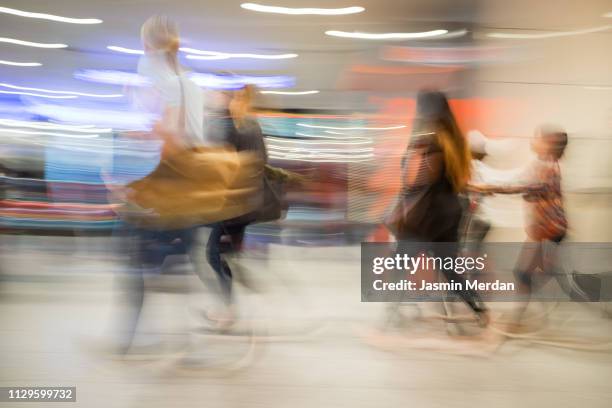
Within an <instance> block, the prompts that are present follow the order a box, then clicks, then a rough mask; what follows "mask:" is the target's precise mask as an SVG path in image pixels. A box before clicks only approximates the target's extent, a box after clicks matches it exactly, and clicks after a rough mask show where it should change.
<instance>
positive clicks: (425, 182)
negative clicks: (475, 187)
mask: <svg viewBox="0 0 612 408" xmlns="http://www.w3.org/2000/svg"><path fill="white" fill-rule="evenodd" d="M470 160H471V157H470V150H469V147H468V143H467V140H466V139H465V137H464V136H463V134H462V133H461V130H460V129H459V126H458V125H457V121H456V119H455V116H454V114H453V112H452V110H451V108H450V106H449V104H448V100H447V98H446V96H445V95H444V94H443V93H441V92H437V91H421V92H419V94H418V96H417V118H416V120H415V123H414V126H413V133H412V137H411V140H410V143H409V145H408V148H407V150H406V153H405V155H404V158H403V159H402V170H403V172H402V178H403V180H402V190H401V193H400V197H399V201H398V205H397V206H396V207H395V209H394V211H393V212H392V213H391V214H390V216H389V218H388V219H387V224H388V225H389V227H390V229H391V230H392V231H393V232H394V234H395V236H396V238H397V241H398V242H399V244H398V250H402V249H403V250H404V251H406V252H409V251H413V250H414V249H415V246H414V245H415V244H414V243H415V242H419V243H421V244H419V245H423V244H429V246H428V247H427V245H426V247H427V248H426V250H427V251H428V252H435V256H436V257H442V258H446V257H451V258H452V257H456V255H457V251H458V239H459V225H460V221H461V217H462V213H463V206H462V204H461V198H460V194H462V193H463V192H464V191H465V190H466V188H467V184H468V181H469V179H470V173H471V161H470ZM439 272H441V273H442V274H443V275H444V276H445V278H446V279H447V280H448V281H449V282H451V281H454V282H458V283H460V284H461V285H460V286H461V288H462V289H458V290H456V291H455V292H456V293H457V294H458V295H459V296H460V297H461V299H462V300H463V301H464V302H465V303H466V304H467V305H468V306H469V307H470V308H471V309H472V310H473V311H474V313H476V315H477V318H478V320H479V322H480V323H481V324H482V325H486V324H488V321H489V317H488V312H487V309H486V308H485V307H484V305H483V304H482V302H481V301H480V298H479V296H478V294H477V293H476V292H474V291H472V290H468V289H466V285H465V278H463V276H462V275H461V274H459V273H456V272H455V271H454V270H452V269H446V268H441V270H439Z"/></svg>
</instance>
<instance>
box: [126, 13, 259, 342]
mask: <svg viewBox="0 0 612 408" xmlns="http://www.w3.org/2000/svg"><path fill="white" fill-rule="evenodd" d="M141 38H142V42H143V45H144V49H145V54H144V56H143V57H142V58H141V60H140V62H139V64H138V71H139V73H140V74H141V75H143V76H144V77H146V78H147V79H148V81H149V82H150V84H151V87H150V88H148V89H146V90H145V91H144V97H143V95H142V94H141V95H139V96H140V99H139V102H140V104H141V107H142V108H143V109H147V110H148V111H150V112H153V113H156V114H157V115H158V116H159V117H160V118H161V119H160V120H159V121H158V122H157V123H156V124H155V126H154V127H153V131H152V133H151V137H152V138H159V139H161V142H162V148H161V158H160V162H159V164H158V165H157V167H156V168H155V169H154V170H153V171H152V172H151V173H150V174H148V175H147V176H145V177H144V178H142V179H140V180H137V181H135V182H132V183H130V184H128V185H127V186H126V188H124V189H118V190H115V193H116V194H119V195H120V196H121V197H119V198H120V199H121V200H122V201H123V202H124V205H123V206H122V207H121V210H120V214H121V215H122V217H123V219H124V220H125V224H126V225H125V228H124V230H123V231H122V234H123V235H124V237H126V238H129V244H128V245H126V247H125V249H127V250H128V251H129V253H128V255H129V259H130V273H129V274H128V276H127V277H126V287H125V289H126V290H125V295H126V298H127V299H126V301H127V304H128V310H127V312H126V313H124V315H123V317H124V318H125V324H124V328H125V333H124V338H123V339H122V341H121V346H120V349H121V352H122V353H125V352H127V351H128V350H129V349H130V347H131V346H132V342H133V339H134V335H135V332H136V328H137V325H138V321H139V317H140V314H141V311H142V307H143V301H144V296H145V282H144V277H145V276H146V275H150V274H153V275H155V274H158V273H159V272H160V271H161V268H162V265H163V263H164V261H165V259H166V257H167V256H168V255H174V254H189V253H190V250H191V248H192V245H193V243H194V239H195V234H196V231H197V229H198V227H199V226H200V225H203V224H207V223H209V222H210V221H216V220H220V219H226V218H232V217H235V216H238V215H242V214H244V213H245V212H246V211H247V210H246V209H248V208H251V200H250V197H251V195H252V192H253V191H254V190H256V188H255V187H254V186H253V183H252V181H253V180H255V179H257V178H258V169H257V164H258V160H257V159H255V158H251V157H250V156H249V157H247V156H245V155H240V154H236V153H235V152H231V151H226V150H223V149H216V148H208V147H205V145H206V141H205V138H204V134H203V129H204V105H203V95H202V90H201V89H200V88H199V87H198V86H197V85H196V84H195V83H194V82H193V81H191V80H190V79H189V78H188V76H187V75H186V73H185V71H183V70H182V69H181V67H180V65H179V63H178V58H177V52H178V49H179V35H178V29H177V26H176V24H175V23H173V22H172V21H170V20H169V19H168V18H167V17H165V16H153V17H151V18H149V19H148V20H147V21H146V22H145V23H144V24H143V26H142V29H141ZM196 271H197V265H196Z"/></svg>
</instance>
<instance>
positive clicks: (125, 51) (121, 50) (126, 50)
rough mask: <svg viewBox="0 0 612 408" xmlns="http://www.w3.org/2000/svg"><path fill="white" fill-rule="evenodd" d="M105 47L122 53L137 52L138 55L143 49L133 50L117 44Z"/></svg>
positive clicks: (141, 53)
mask: <svg viewBox="0 0 612 408" xmlns="http://www.w3.org/2000/svg"><path fill="white" fill-rule="evenodd" d="M106 48H107V49H109V50H111V51H117V52H122V53H124V54H138V55H143V54H144V51H143V50H134V49H131V48H125V47H119V46H117V45H109V46H108V47H106Z"/></svg>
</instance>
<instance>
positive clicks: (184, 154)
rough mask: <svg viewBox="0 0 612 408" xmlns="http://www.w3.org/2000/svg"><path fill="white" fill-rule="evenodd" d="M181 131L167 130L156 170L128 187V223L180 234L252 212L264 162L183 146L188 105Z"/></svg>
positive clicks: (230, 152) (181, 118)
mask: <svg viewBox="0 0 612 408" xmlns="http://www.w3.org/2000/svg"><path fill="white" fill-rule="evenodd" d="M179 82H180V84H181V95H182V102H181V108H180V113H179V114H180V116H179V126H178V128H177V129H164V130H163V131H162V133H163V134H162V136H163V138H164V149H163V153H162V159H161V160H160V163H159V164H158V165H157V167H156V168H155V170H153V171H152V172H151V173H150V174H148V175H147V176H145V177H144V178H142V179H140V180H137V181H134V182H132V183H130V184H128V186H127V187H128V191H129V192H128V194H127V203H126V205H125V206H124V207H123V208H122V210H120V214H122V216H123V218H124V219H125V220H126V221H127V222H129V223H131V224H135V225H137V226H139V227H142V228H150V229H178V228H187V227H191V226H196V225H203V224H209V223H213V222H217V221H222V220H226V219H230V218H234V217H238V216H241V215H244V214H247V213H249V212H251V211H253V210H254V209H255V208H256V207H257V202H256V201H257V200H256V198H255V197H256V195H257V192H258V190H259V188H258V187H259V186H258V181H259V180H261V170H260V168H261V165H260V161H259V159H258V158H257V157H256V156H255V155H253V154H251V153H247V152H236V151H234V150H230V149H227V148H215V147H194V148H188V147H185V146H184V145H182V144H181V143H180V141H183V140H186V137H185V136H186V135H185V133H186V132H185V106H184V105H185V100H184V90H183V84H182V81H181V79H180V76H179Z"/></svg>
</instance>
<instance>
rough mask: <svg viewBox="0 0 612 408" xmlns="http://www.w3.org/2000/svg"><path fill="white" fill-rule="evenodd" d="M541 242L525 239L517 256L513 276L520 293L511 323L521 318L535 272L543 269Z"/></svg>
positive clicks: (519, 320)
mask: <svg viewBox="0 0 612 408" xmlns="http://www.w3.org/2000/svg"><path fill="white" fill-rule="evenodd" d="M542 256H543V255H542V243H541V242H534V241H527V242H525V243H524V244H523V247H522V248H521V252H520V254H519V257H518V261H517V264H516V267H515V268H514V276H515V279H516V282H517V284H518V293H519V295H521V297H522V298H521V299H520V302H519V305H518V307H517V309H516V311H515V313H514V317H513V323H512V324H514V325H517V324H519V323H520V322H521V320H523V317H524V315H525V312H526V311H527V307H528V306H529V302H530V299H531V294H532V292H533V290H534V285H535V280H536V276H535V275H536V273H537V271H538V270H542V269H543V266H544V264H543V259H542Z"/></svg>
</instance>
